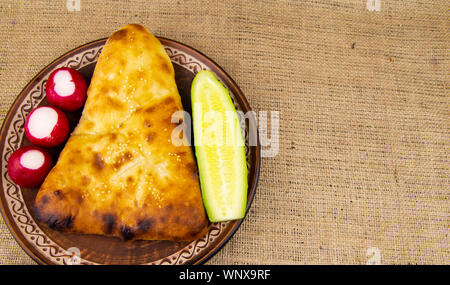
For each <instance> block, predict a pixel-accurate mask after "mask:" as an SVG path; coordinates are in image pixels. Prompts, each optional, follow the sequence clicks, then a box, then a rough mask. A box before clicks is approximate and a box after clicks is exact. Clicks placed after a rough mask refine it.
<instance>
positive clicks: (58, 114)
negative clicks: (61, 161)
mask: <svg viewBox="0 0 450 285" xmlns="http://www.w3.org/2000/svg"><path fill="white" fill-rule="evenodd" d="M68 134H69V121H68V119H67V116H66V114H64V113H63V112H62V111H61V110H58V109H57V108H55V107H51V106H42V107H38V108H36V109H34V110H33V111H31V113H30V114H29V115H28V117H27V119H26V121H25V135H26V136H27V138H28V140H29V141H30V142H32V143H34V144H36V145H38V146H43V147H54V146H57V145H59V144H61V143H63V142H64V141H65V140H66V138H67V135H68Z"/></svg>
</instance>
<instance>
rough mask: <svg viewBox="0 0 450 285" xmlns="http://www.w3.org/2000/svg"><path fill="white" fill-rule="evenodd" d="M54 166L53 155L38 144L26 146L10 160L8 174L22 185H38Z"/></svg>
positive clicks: (14, 153)
mask: <svg viewBox="0 0 450 285" xmlns="http://www.w3.org/2000/svg"><path fill="white" fill-rule="evenodd" d="M51 168H52V157H51V156H50V154H48V153H47V152H46V151H45V150H43V149H41V148H39V147H37V146H32V145H30V146H24V147H21V148H19V149H18V150H16V151H15V152H13V154H12V155H11V156H10V158H9V160H8V174H9V177H11V179H12V180H13V181H14V182H15V183H17V184H18V185H20V186H22V187H27V188H33V187H38V186H39V185H40V184H42V182H43V181H44V179H45V177H46V176H47V174H48V173H49V172H50V169H51Z"/></svg>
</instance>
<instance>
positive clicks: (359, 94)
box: [0, 0, 450, 264]
mask: <svg viewBox="0 0 450 285" xmlns="http://www.w3.org/2000/svg"><path fill="white" fill-rule="evenodd" d="M66 2H67V1H66V0H56V1H55V0H53V1H12V0H10V1H1V3H0V47H1V49H0V73H1V76H0V90H1V91H0V99H1V109H0V116H1V119H2V120H3V118H4V117H5V115H6V112H7V111H8V109H9V108H10V106H11V104H12V102H13V100H14V98H15V97H16V96H17V95H18V94H19V92H20V91H21V89H22V88H23V87H24V86H25V85H26V84H27V82H28V81H29V80H30V79H31V78H32V77H33V76H34V75H35V74H36V73H37V72H38V71H40V70H41V69H42V68H43V67H44V66H45V65H47V64H48V63H50V62H51V61H52V60H53V59H55V58H56V57H57V56H59V55H61V54H63V53H65V52H66V51H68V50H70V49H72V48H75V47H77V46H80V45H82V44H84V43H87V42H89V41H93V40H96V39H98V38H103V37H107V36H108V35H109V34H110V33H111V32H112V31H114V30H115V29H117V28H119V27H121V26H123V25H125V24H128V23H141V24H144V25H145V26H147V27H148V28H149V29H150V30H151V31H153V32H154V33H155V34H157V35H160V36H164V37H168V38H171V39H175V40H177V41H181V42H184V43H186V44H188V45H190V46H193V47H194V48H196V49H198V50H200V51H202V52H204V53H205V54H207V55H208V56H210V57H211V58H213V59H214V60H215V61H216V62H217V63H218V64H219V65H221V66H222V67H223V68H224V69H225V70H226V71H227V72H228V73H229V74H230V75H231V76H232V77H233V78H234V79H235V80H236V82H237V83H238V84H239V85H240V87H241V88H242V90H243V92H244V94H246V96H247V98H248V100H249V102H250V104H251V106H252V107H253V108H254V109H255V110H256V111H278V112H279V115H280V129H279V143H280V148H279V153H278V155H277V156H276V157H274V158H264V159H263V163H262V169H261V178H260V182H259V187H258V190H257V194H256V196H255V199H254V202H253V205H252V208H251V210H250V212H249V213H248V216H247V219H246V220H245V222H244V223H243V224H242V226H241V228H240V230H239V231H238V232H237V233H236V235H235V236H234V237H233V238H232V240H231V241H230V242H229V243H228V244H227V245H226V246H225V247H224V248H223V249H222V250H221V251H220V252H219V253H218V254H217V255H216V256H215V257H213V258H212V259H211V260H210V261H209V264H255V263H256V264H259V263H261V264H289V263H293V264H317V263H319V264H323V263H331V264H349V263H350V264H354V263H356V264H365V263H367V262H369V263H370V262H372V263H374V262H375V263H376V262H377V257H380V259H379V260H378V261H380V262H381V263H382V264H407V263H413V264H415V263H419V264H422V263H426V264H430V263H445V264H449V263H450V248H449V237H448V234H449V185H450V183H449V165H450V164H449V141H450V138H449V115H450V114H449V96H448V95H449V68H450V66H449V26H450V22H449V18H450V13H449V8H450V7H449V5H450V4H449V2H448V1H447V0H441V1H435V0H434V1H429V0H423V1H410V0H408V1H406V0H405V1H398V0H397V1H394V0H381V1H380V2H381V11H376V10H377V9H367V0H359V1H326V0H307V1H181V0H180V1H169V2H166V1H130V0H121V1H93V0H90V1H89V0H81V1H80V2H81V11H74V12H69V11H68V10H67V8H66ZM376 2H377V1H376ZM369 6H370V5H369ZM375 7H376V5H375ZM370 10H374V11H370ZM0 263H1V264H33V263H34V262H33V261H32V260H31V259H30V258H29V257H28V256H27V255H26V254H25V252H24V251H22V249H21V248H20V247H19V245H18V244H17V243H16V242H15V241H14V239H13V237H12V236H11V234H10V233H9V231H8V229H7V227H6V225H5V224H4V222H3V221H1V223H0Z"/></svg>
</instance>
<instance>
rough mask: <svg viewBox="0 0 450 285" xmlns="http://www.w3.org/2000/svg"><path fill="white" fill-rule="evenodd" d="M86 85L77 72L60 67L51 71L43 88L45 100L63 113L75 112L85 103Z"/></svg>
mask: <svg viewBox="0 0 450 285" xmlns="http://www.w3.org/2000/svg"><path fill="white" fill-rule="evenodd" d="M86 91H87V83H86V80H85V79H84V77H83V75H81V73H79V72H78V71H77V70H75V69H72V68H68V67H62V68H58V69H57V70H55V71H53V72H52V73H51V74H50V76H49V78H48V81H47V85H46V86H45V92H46V93H47V100H48V102H49V103H50V104H52V105H53V106H56V107H58V108H60V109H61V110H64V111H75V110H77V109H79V108H81V107H82V106H83V104H84V102H85V101H86Z"/></svg>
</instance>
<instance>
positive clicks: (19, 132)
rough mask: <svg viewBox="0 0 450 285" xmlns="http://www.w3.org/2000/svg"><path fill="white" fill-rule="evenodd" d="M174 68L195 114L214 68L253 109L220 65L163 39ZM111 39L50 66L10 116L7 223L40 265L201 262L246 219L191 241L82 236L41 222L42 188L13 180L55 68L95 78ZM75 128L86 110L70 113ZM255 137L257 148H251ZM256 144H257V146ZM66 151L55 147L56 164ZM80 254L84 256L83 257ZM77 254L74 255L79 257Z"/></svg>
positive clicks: (4, 191) (253, 178) (253, 167)
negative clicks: (204, 75)
mask: <svg viewBox="0 0 450 285" xmlns="http://www.w3.org/2000/svg"><path fill="white" fill-rule="evenodd" d="M160 40H161V43H162V44H163V45H164V47H165V49H166V52H167V54H168V55H169V57H170V59H171V60H172V63H173V66H174V68H175V76H176V82H177V85H178V89H179V92H180V95H181V98H182V101H183V105H184V108H185V110H186V111H187V112H189V113H190V112H191V105H190V89H191V82H192V80H193V78H194V75H195V73H197V72H198V71H200V70H202V69H208V70H211V71H212V72H214V73H215V74H216V76H217V77H218V78H219V79H220V80H221V81H222V83H223V84H224V85H225V87H227V88H228V90H229V91H230V95H231V97H232V99H233V102H234V105H235V106H236V109H237V110H239V111H243V112H244V113H246V112H248V111H250V106H249V104H248V102H247V100H246V99H245V97H244V95H243V94H242V92H241V90H240V89H239V87H238V86H237V85H236V83H235V82H234V81H233V80H232V79H231V78H230V76H228V75H227V74H226V73H225V72H224V71H223V70H222V69H221V68H220V67H219V66H218V65H217V64H216V63H214V62H213V61H212V60H210V59H209V58H207V57H206V56H205V55H203V54H201V53H200V52H198V51H196V50H194V49H193V48H190V47H188V46H186V45H184V44H181V43H178V42H175V41H172V40H169V39H164V38H160ZM105 42H106V39H101V40H98V41H94V42H91V43H88V44H86V45H83V46H81V47H79V48H76V49H74V50H72V51H69V52H68V53H66V54H65V55H63V56H61V57H59V58H58V59H56V60H55V61H54V62H52V63H51V64H49V65H48V66H47V67H45V68H44V69H43V70H42V71H41V72H39V74H37V75H36V76H35V77H34V78H33V79H32V80H31V82H30V83H28V85H27V86H26V87H25V88H24V89H23V90H22V92H21V93H20V94H19V96H18V97H17V99H16V100H15V102H14V104H13V105H12V107H11V109H10V110H9V112H8V115H7V116H6V119H5V121H4V122H3V126H2V129H1V137H0V148H1V160H2V161H1V163H2V168H1V192H0V199H1V209H2V214H3V217H4V220H5V221H6V223H7V224H8V226H9V229H10V230H11V233H12V234H13V235H14V237H15V239H16V240H17V242H18V243H19V244H20V245H21V247H22V248H23V249H24V250H25V251H26V252H27V253H28V254H29V255H30V256H31V257H32V258H33V259H34V260H35V261H37V262H38V263H41V264H73V263H78V262H79V263H81V264H201V263H203V262H205V261H206V260H207V259H208V258H210V257H211V256H212V255H213V254H214V253H216V252H217V251H218V250H219V249H220V248H221V247H222V246H223V245H224V244H225V243H226V242H227V241H228V240H229V239H230V237H231V236H232V235H233V234H234V233H235V232H236V230H237V229H238V227H239V226H240V224H241V223H242V220H237V221H230V222H222V223H212V224H210V225H209V228H208V232H207V233H206V234H205V235H204V236H203V237H202V238H200V239H198V240H194V241H191V242H171V241H130V242H124V241H122V240H120V239H118V238H113V237H104V236H96V235H84V234H77V233H63V232H59V231H56V230H52V229H50V228H48V227H47V226H46V225H44V224H41V223H38V222H36V220H35V219H34V217H33V213H32V211H31V210H30V209H32V208H33V204H34V199H35V196H36V194H37V189H30V188H22V187H19V186H18V185H16V184H15V183H14V182H12V181H11V179H10V178H9V176H8V172H7V167H6V165H7V161H8V158H9V157H10V155H11V153H12V152H13V151H14V150H16V149H18V148H19V147H21V146H24V145H28V144H30V142H29V141H28V140H27V138H26V137H25V136H24V130H23V125H24V121H25V118H26V116H27V115H28V113H29V112H30V111H31V110H32V109H33V108H35V107H37V106H41V105H48V102H47V100H46V99H45V91H44V90H45V83H46V82H47V78H48V76H49V74H50V73H51V72H52V71H53V70H55V69H56V68H59V67H63V66H68V67H71V68H74V69H77V70H79V71H80V72H81V73H82V74H83V75H84V76H85V78H86V79H88V80H89V79H90V78H91V76H92V73H93V71H94V68H95V64H96V62H97V59H98V56H99V54H100V52H101V50H102V47H103V46H104V44H105ZM67 114H68V116H69V120H70V122H71V128H72V129H73V128H74V127H75V126H76V125H77V123H78V120H79V118H80V116H81V111H78V112H74V113H67ZM250 138H253V139H252V140H253V141H255V140H254V138H256V142H257V143H256V146H250ZM257 138H258V134H257V129H256V122H255V120H254V119H253V118H250V119H249V120H246V128H245V141H246V155H247V165H248V169H249V174H248V185H249V188H248V203H247V211H248V209H249V207H250V204H251V202H252V199H253V196H254V195H255V190H256V185H257V182H258V175H259V166H260V160H261V157H260V145H259V140H258V139H257ZM253 144H255V143H253ZM61 150H62V147H60V148H58V149H50V152H51V153H52V155H53V158H54V160H55V161H56V160H57V157H58V155H59V153H60V151H61ZM78 252H79V255H78ZM74 255H75V257H74Z"/></svg>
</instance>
